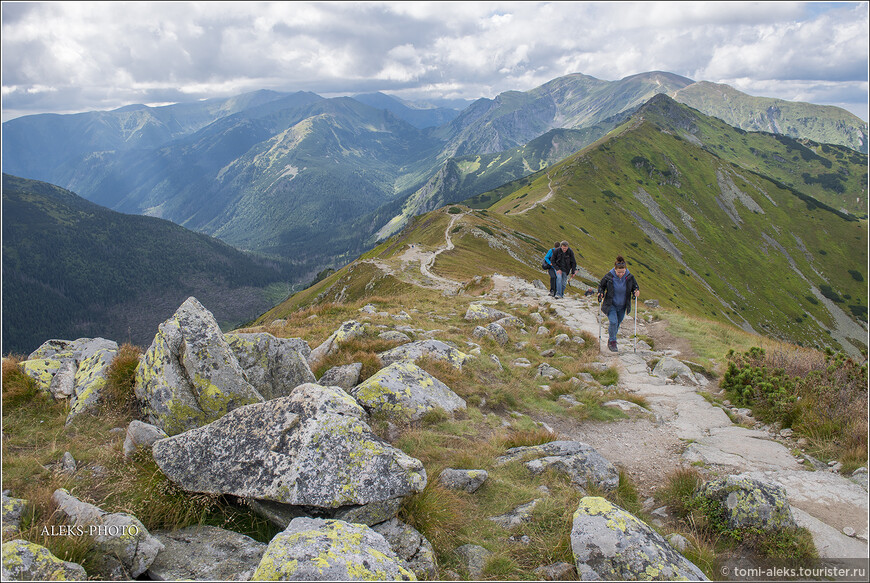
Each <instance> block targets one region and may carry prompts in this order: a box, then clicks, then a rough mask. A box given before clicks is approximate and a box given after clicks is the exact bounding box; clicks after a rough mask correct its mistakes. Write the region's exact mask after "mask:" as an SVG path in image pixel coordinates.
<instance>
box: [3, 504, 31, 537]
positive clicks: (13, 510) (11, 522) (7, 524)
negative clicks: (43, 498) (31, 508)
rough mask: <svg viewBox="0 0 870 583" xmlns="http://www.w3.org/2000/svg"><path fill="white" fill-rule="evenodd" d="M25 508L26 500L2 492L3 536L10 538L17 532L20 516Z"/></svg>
mask: <svg viewBox="0 0 870 583" xmlns="http://www.w3.org/2000/svg"><path fill="white" fill-rule="evenodd" d="M26 508H27V500H24V499H22V498H10V497H9V496H7V495H6V493H5V492H4V493H3V521H2V522H3V538H4V539H8V538H12V537H14V536H15V535H17V534H18V531H19V527H20V526H21V517H22V516H24V511H25V509H26Z"/></svg>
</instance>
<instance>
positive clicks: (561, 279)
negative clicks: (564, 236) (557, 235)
mask: <svg viewBox="0 0 870 583" xmlns="http://www.w3.org/2000/svg"><path fill="white" fill-rule="evenodd" d="M553 267H555V268H556V295H555V296H553V297H554V298H555V299H557V300H561V299H562V298H563V297H565V286H566V285H567V284H568V280H569V279H571V276H572V275H574V274H575V273H577V260H576V259H574V251H573V250H572V249H571V248H570V247H568V241H562V242H561V243H560V244H559V248H558V249H556V250H555V251H554V252H553Z"/></svg>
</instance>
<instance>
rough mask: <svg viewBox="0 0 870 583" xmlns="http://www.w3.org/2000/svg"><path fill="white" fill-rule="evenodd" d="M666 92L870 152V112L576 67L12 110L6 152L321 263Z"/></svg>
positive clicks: (90, 187)
mask: <svg viewBox="0 0 870 583" xmlns="http://www.w3.org/2000/svg"><path fill="white" fill-rule="evenodd" d="M659 93H664V94H668V95H671V96H673V97H674V98H675V99H677V100H678V101H684V102H686V103H687V104H689V105H691V106H692V107H695V108H696V109H698V110H699V111H701V112H703V113H706V114H708V115H712V116H715V117H719V118H721V119H723V120H726V121H727V122H728V123H729V124H731V125H733V126H734V127H738V128H742V129H750V130H762V131H768V132H773V133H779V134H782V135H784V136H788V137H792V138H796V139H810V140H813V141H816V142H820V143H831V144H835V145H836V144H839V145H845V146H848V147H849V148H852V149H854V150H856V151H859V152H862V151H863V152H864V153H866V151H867V133H868V132H867V124H866V123H865V122H863V121H862V120H860V119H859V118H857V117H855V116H853V115H851V114H849V113H847V112H845V111H843V110H840V109H838V108H834V107H827V106H817V105H812V104H797V103H789V102H783V101H781V100H774V99H766V98H756V97H751V96H748V95H745V94H743V93H740V92H738V91H735V90H733V89H731V88H728V87H726V86H721V85H715V84H712V83H706V82H699V83H696V82H694V81H692V80H691V79H687V78H685V77H681V76H678V75H674V74H670V73H663V72H650V73H644V74H640V75H633V76H631V77H627V78H625V79H621V80H619V81H613V82H611V81H602V80H599V79H595V78H594V77H590V76H587V75H582V74H573V75H567V76H565V77H560V78H557V79H554V80H552V81H550V82H548V83H546V84H544V85H542V86H540V87H537V88H535V89H532V90H530V91H525V92H520V91H508V92H505V93H502V94H500V95H498V96H497V97H495V98H494V99H479V100H477V101H475V102H473V103H471V104H470V105H469V106H468V107H466V108H465V109H463V110H462V111H456V110H450V109H448V108H435V107H420V106H414V104H410V103H409V102H403V101H401V100H398V99H395V98H391V97H389V96H385V95H383V94H369V95H363V96H357V97H356V98H349V97H342V98H333V99H325V98H323V97H320V96H318V95H315V94H313V93H306V92H299V93H291V94H286V93H277V92H271V91H259V92H255V93H250V94H245V95H241V96H238V97H234V98H231V99H224V100H220V99H216V100H209V101H203V102H198V103H193V104H178V105H172V106H164V107H146V106H129V107H125V108H122V109H119V110H115V111H111V112H92V113H83V114H76V115H62V116H58V115H38V116H27V117H23V118H18V119H14V120H11V121H8V122H6V123H4V124H3V142H4V148H3V166H4V171H6V172H8V173H10V174H14V175H16V176H21V177H26V178H31V179H36V180H42V181H46V182H50V183H52V184H56V185H59V186H61V187H63V188H67V189H69V190H71V191H74V192H76V193H77V194H79V195H80V196H82V197H84V198H86V199H88V200H90V201H92V202H96V203H98V204H100V205H103V206H105V207H108V208H111V209H113V210H117V211H121V212H125V213H131V214H145V215H150V216H156V217H161V218H165V219H168V220H171V221H173V222H175V223H177V224H179V225H182V226H185V227H187V228H189V229H191V230H195V231H199V232H203V233H207V234H209V235H213V236H215V237H218V238H220V239H222V240H223V241H225V242H227V243H229V244H231V245H233V246H235V247H237V248H240V249H245V250H250V251H256V252H258V253H263V254H268V255H272V256H280V257H285V258H293V260H294V261H295V262H297V263H299V264H304V265H303V266H304V268H305V269H304V270H303V271H306V274H307V276H309V277H310V276H312V275H313V274H315V273H318V272H320V271H322V269H324V268H325V267H330V266H333V267H334V266H340V265H343V264H345V263H347V262H348V261H350V260H351V259H353V258H354V257H356V256H357V255H359V254H360V253H362V252H364V251H365V250H366V249H368V248H370V247H371V246H372V245H373V244H374V243H375V242H376V241H377V240H378V239H383V238H385V237H387V236H389V235H390V234H392V233H395V232H397V231H398V230H399V229H401V228H402V226H403V225H405V224H406V223H407V221H408V219H409V218H410V217H412V216H414V215H416V214H419V213H421V212H425V211H427V210H431V209H433V208H436V207H437V206H439V205H442V204H446V203H451V202H457V201H460V200H464V199H466V198H468V197H471V196H475V195H478V194H482V193H484V192H486V191H488V190H490V189H492V188H495V187H497V186H499V185H501V184H504V183H507V182H510V181H511V180H515V179H518V178H521V177H523V176H527V175H529V174H532V173H533V172H535V171H539V170H541V169H542V168H546V167H548V166H549V165H551V164H553V163H555V162H558V161H559V160H561V159H563V158H565V157H566V156H568V155H570V154H572V153H573V152H576V151H577V150H579V149H580V148H582V147H584V146H586V145H588V144H590V143H592V142H593V141H595V140H597V139H599V138H601V137H602V136H604V135H605V134H606V133H607V132H608V131H611V130H612V129H613V128H615V127H617V126H618V125H619V124H621V123H622V122H623V121H624V120H625V119H626V118H627V117H628V116H630V115H631V113H632V112H633V111H634V110H635V109H636V108H638V107H640V106H641V105H642V104H643V103H645V102H646V101H648V100H649V99H650V98H651V97H652V96H654V95H656V94H659ZM433 124H438V125H433ZM828 180H831V181H836V180H837V178H836V177H831V178H829V179H828ZM785 183H786V184H791V185H792V186H794V185H797V184H800V179H799V178H798V179H797V180H794V181H792V180H791V179H789V180H786V181H785ZM831 192H832V193H833V196H831V197H829V200H825V201H824V202H826V203H827V204H831V205H832V206H835V207H837V208H841V209H843V210H845V211H847V212H852V213H858V214H860V213H862V212H863V209H864V204H863V202H861V201H857V200H856V198H857V197H856V196H852V195H851V193H850V194H848V195H847V194H846V193H836V192H834V191H831Z"/></svg>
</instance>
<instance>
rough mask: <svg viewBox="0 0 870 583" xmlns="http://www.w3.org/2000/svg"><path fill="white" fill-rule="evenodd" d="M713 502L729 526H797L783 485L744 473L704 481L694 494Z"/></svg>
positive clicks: (779, 527)
mask: <svg viewBox="0 0 870 583" xmlns="http://www.w3.org/2000/svg"><path fill="white" fill-rule="evenodd" d="M695 495H696V496H700V497H703V498H706V499H708V500H710V501H713V502H714V503H715V504H716V506H715V507H716V509H717V510H718V512H720V513H721V514H722V515H723V517H724V518H725V520H726V521H727V524H728V527H729V528H760V529H762V530H780V529H783V528H797V524H796V523H795V519H794V516H793V515H792V512H791V506H790V505H789V502H788V496H787V494H786V491H785V488H783V487H782V486H780V485H779V484H774V483H772V482H766V481H763V480H759V479H757V478H752V477H749V476H745V475H738V476H726V477H725V478H720V479H717V480H711V481H709V482H706V483H705V484H703V485H702V486H701V487H700V488H698V491H697V492H696V494H695Z"/></svg>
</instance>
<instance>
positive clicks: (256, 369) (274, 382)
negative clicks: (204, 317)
mask: <svg viewBox="0 0 870 583" xmlns="http://www.w3.org/2000/svg"><path fill="white" fill-rule="evenodd" d="M224 337H225V338H226V340H227V343H228V344H229V345H230V348H232V350H233V353H234V354H235V355H236V358H237V359H238V361H239V366H241V367H242V370H244V371H245V377H246V378H247V380H248V382H249V383H251V384H252V385H253V386H254V388H255V389H257V392H259V393H260V394H261V395H262V396H263V398H264V399H266V400H267V401H268V400H269V399H275V398H277V397H286V396H287V395H289V394H290V392H291V391H292V390H293V389H295V388H296V387H298V386H299V385H302V384H305V383H313V382H314V381H315V378H314V373H312V372H311V369H310V368H309V367H308V361H307V360H306V359H305V357H304V356H303V355H302V354H301V353H300V352H299V351H298V349H297V344H296V343H294V342H292V341H291V339H289V338H276V337H275V336H272V335H271V334H268V333H266V332H258V333H255V334H241V333H233V334H226V335H225V336H224Z"/></svg>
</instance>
